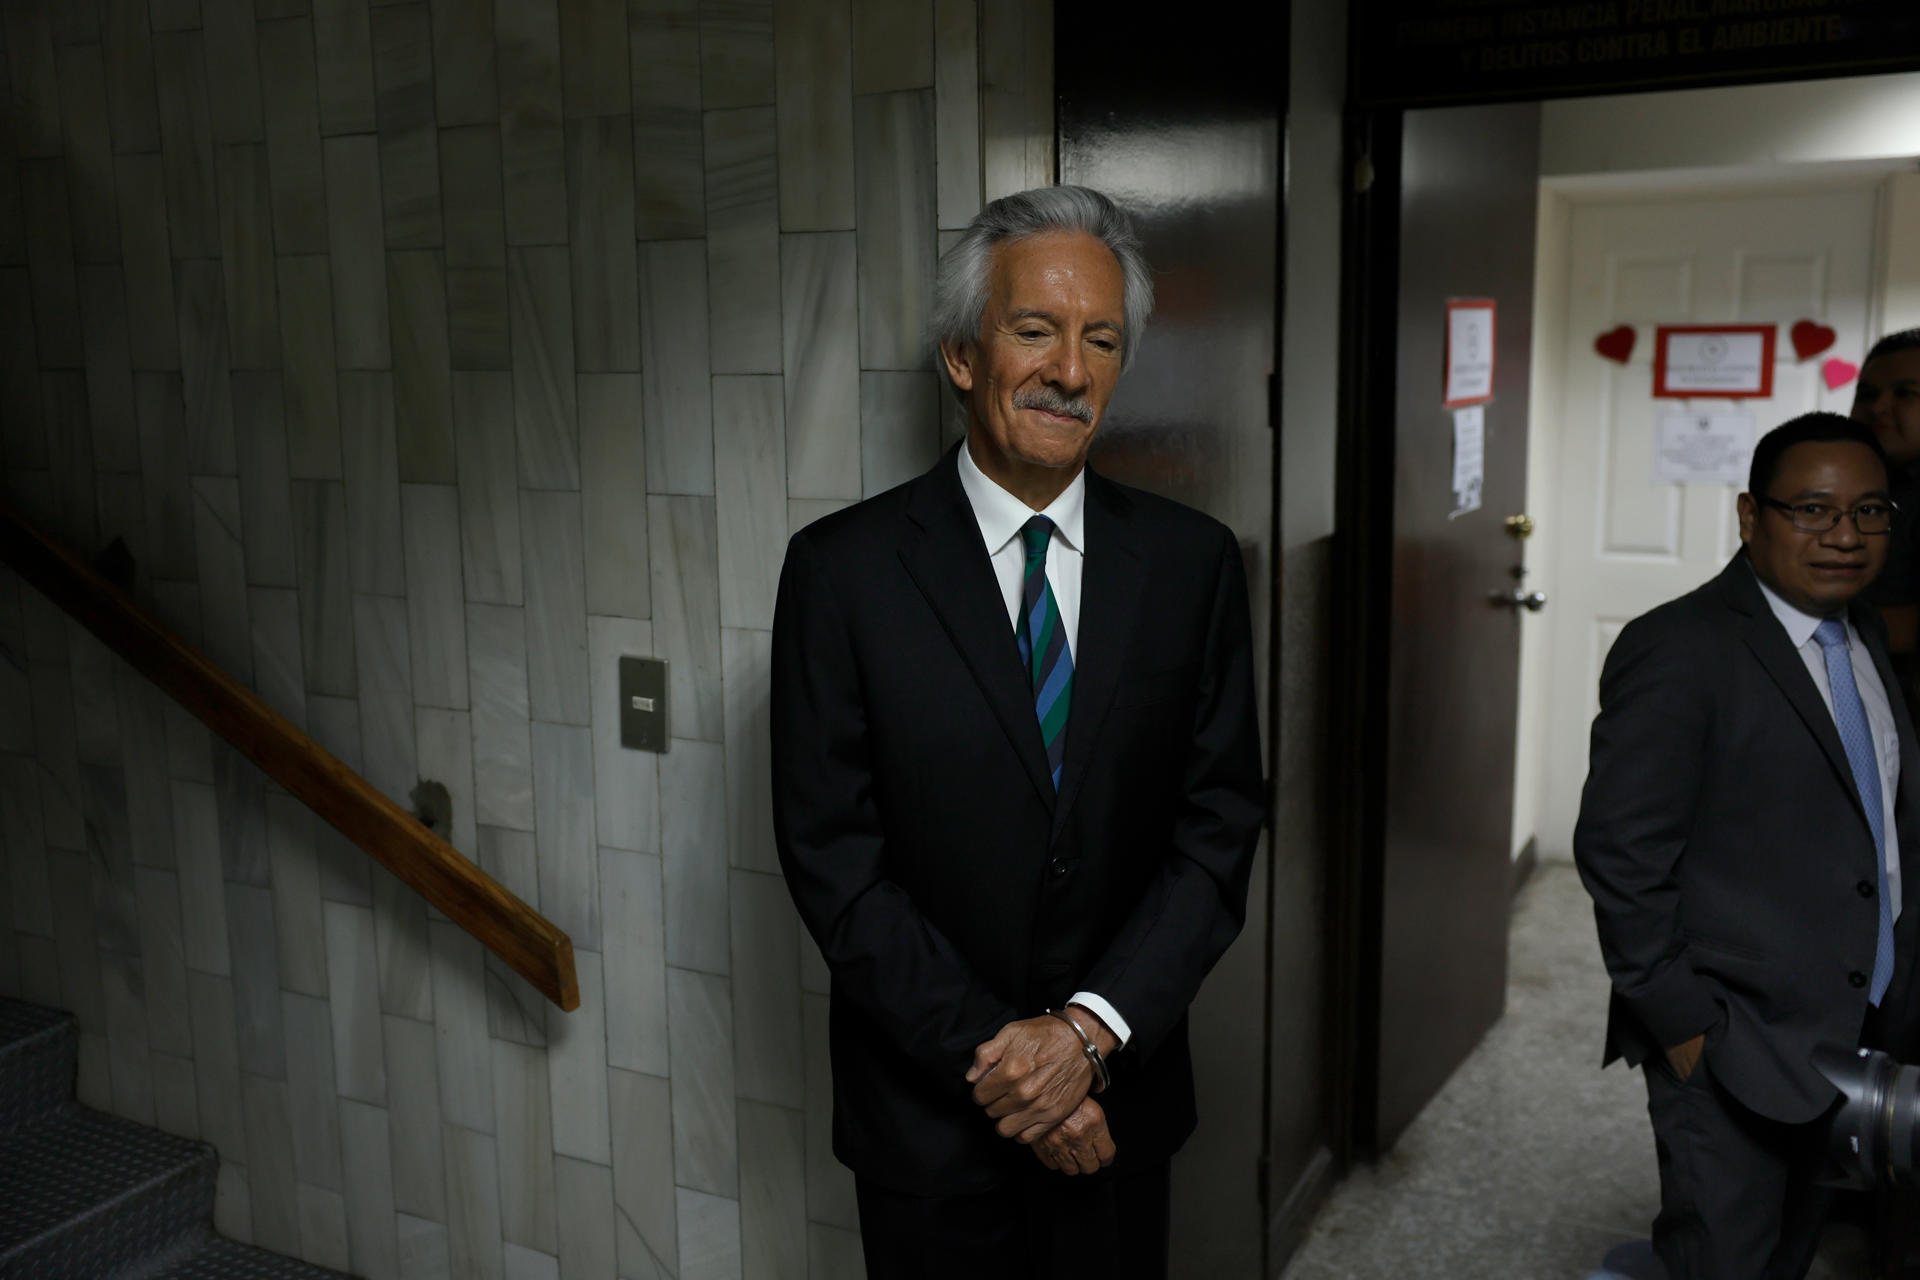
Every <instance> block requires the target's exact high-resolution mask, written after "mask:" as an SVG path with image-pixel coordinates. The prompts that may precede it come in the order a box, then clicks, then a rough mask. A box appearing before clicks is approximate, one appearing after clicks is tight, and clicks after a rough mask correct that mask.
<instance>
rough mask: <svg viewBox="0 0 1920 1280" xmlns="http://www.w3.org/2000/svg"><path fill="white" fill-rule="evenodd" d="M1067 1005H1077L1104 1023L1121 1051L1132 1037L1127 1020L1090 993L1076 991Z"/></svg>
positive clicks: (1131, 1030)
mask: <svg viewBox="0 0 1920 1280" xmlns="http://www.w3.org/2000/svg"><path fill="white" fill-rule="evenodd" d="M1067 1003H1068V1004H1077V1005H1079V1006H1080V1007H1081V1008H1083V1009H1085V1010H1086V1011H1087V1012H1089V1013H1091V1014H1092V1015H1093V1016H1094V1017H1096V1018H1098V1019H1100V1021H1102V1022H1104V1023H1106V1024H1107V1030H1109V1031H1111V1032H1113V1034H1114V1038H1115V1039H1117V1040H1119V1041H1120V1047H1121V1048H1122V1049H1124V1048H1126V1047H1127V1041H1128V1040H1129V1039H1131V1038H1132V1036H1133V1029H1132V1028H1131V1027H1129V1026H1127V1020H1126V1019H1125V1018H1123V1017H1121V1016H1120V1011H1119V1010H1118V1009H1116V1008H1114V1007H1113V1006H1112V1005H1110V1004H1108V1003H1107V1002H1106V1001H1105V1000H1103V999H1101V998H1100V997H1099V996H1097V995H1095V994H1093V992H1091V991H1076V992H1074V993H1073V995H1072V996H1071V997H1070V998H1069V999H1068V1000H1067Z"/></svg>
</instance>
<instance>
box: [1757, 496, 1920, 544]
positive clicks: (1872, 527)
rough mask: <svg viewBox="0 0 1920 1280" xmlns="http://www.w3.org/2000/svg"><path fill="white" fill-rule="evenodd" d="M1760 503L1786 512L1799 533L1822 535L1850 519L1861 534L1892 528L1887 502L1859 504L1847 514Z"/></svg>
mask: <svg viewBox="0 0 1920 1280" xmlns="http://www.w3.org/2000/svg"><path fill="white" fill-rule="evenodd" d="M1760 501H1762V502H1764V503H1766V504H1767V505H1768V506H1770V507H1775V508H1777V509H1779V510H1781V511H1784V512H1786V514H1787V519H1789V520H1791V521H1792V522H1793V527H1794V528H1796V529H1798V530H1799V531H1800V532H1802V533H1826V532H1828V531H1830V530H1831V529H1832V528H1833V527H1834V526H1835V525H1837V524H1839V523H1840V517H1841V516H1847V517H1850V518H1851V519H1852V520H1853V527H1854V528H1855V529H1858V530H1859V531H1860V532H1861V533H1863V534H1869V535H1870V534H1877V533H1886V532H1888V531H1889V530H1891V529H1892V528H1893V512H1894V505H1893V504H1892V503H1891V502H1863V503H1861V504H1860V505H1859V506H1857V507H1855V508H1853V509H1852V510H1851V511H1843V510H1841V509H1840V508H1839V507H1830V506H1828V505H1827V504H1826V503H1824V502H1782V501H1780V500H1779V499H1778V498H1768V497H1764V496H1763V497H1762V498H1761V499H1760Z"/></svg>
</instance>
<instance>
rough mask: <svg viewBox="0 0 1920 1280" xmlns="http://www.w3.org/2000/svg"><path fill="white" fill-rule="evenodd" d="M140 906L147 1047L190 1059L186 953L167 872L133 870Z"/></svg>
mask: <svg viewBox="0 0 1920 1280" xmlns="http://www.w3.org/2000/svg"><path fill="white" fill-rule="evenodd" d="M134 890H135V895H136V898H137V900H138V902H139V915H140V965H141V969H142V976H143V979H144V982H145V994H146V1000H145V1006H146V1018H147V1035H146V1039H147V1044H148V1045H150V1046H151V1047H152V1048H153V1049H154V1050H155V1051H157V1052H161V1053H175V1054H180V1055H182V1056H191V1055H192V1053H193V1031H192V1023H191V1022H190V1021H189V1015H188V1011H187V1010H188V1005H187V954H186V946H185V939H184V937H183V936H182V931H181V925H180V881H179V877H177V876H176V875H174V873H173V872H171V871H158V870H155V869H153V868H151V867H136V868H135V869H134Z"/></svg>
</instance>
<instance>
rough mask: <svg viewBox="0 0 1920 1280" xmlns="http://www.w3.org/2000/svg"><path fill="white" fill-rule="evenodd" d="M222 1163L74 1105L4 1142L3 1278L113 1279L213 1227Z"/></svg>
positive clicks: (0, 1149)
mask: <svg viewBox="0 0 1920 1280" xmlns="http://www.w3.org/2000/svg"><path fill="white" fill-rule="evenodd" d="M218 1163H219V1157H218V1156H217V1155H216V1154H215V1152H214V1150H213V1148H212V1147H210V1146H208V1145H206V1144H205V1143H203V1142H190V1141H188V1140H187V1139H184V1138H176V1137H174V1136H172V1135H171V1134H165V1133H161V1132H159V1131H158V1130H155V1129H148V1128H145V1127H143V1126H141V1125H137V1124H134V1123H132V1122H131V1121H127V1120H121V1119H119V1118H118V1117H115V1116H109V1115H103V1114H101V1113H100V1112H97V1111H90V1110H88V1109H87V1108H85V1107H80V1106H69V1107H66V1108H64V1109H62V1110H61V1111H59V1112H57V1113H55V1114H53V1115H52V1116H50V1117H48V1118H47V1119H45V1120H43V1121H41V1122H40V1123H38V1124H34V1125H29V1126H27V1127H25V1128H22V1129H19V1130H16V1131H15V1132H13V1133H10V1134H8V1135H7V1136H6V1138H5V1140H4V1141H0V1280H13V1278H14V1277H19V1278H21V1280H26V1278H27V1277H31V1278H32V1280H57V1278H60V1277H75V1278H76V1280H78V1278H80V1277H85V1278H87V1280H92V1278H93V1277H100V1276H107V1275H110V1274H112V1273H113V1272H114V1271H115V1270H117V1269H119V1268H121V1267H124V1266H126V1265H127V1264H129V1263H132V1262H133V1261H134V1260H136V1259H139V1258H142V1257H145V1256H147V1255H149V1254H151V1253H153V1252H154V1251H156V1250H160V1249H163V1248H165V1247H166V1246H167V1245H168V1244H169V1243H170V1242H172V1241H175V1240H176V1239H178V1237H180V1236H181V1235H183V1234H184V1233H187V1232H191V1231H193V1230H195V1229H204V1227H205V1224H206V1223H207V1220H208V1218H209V1217H210V1216H211V1212H212V1207H213V1182H214V1172H215V1169H216V1167H217V1165H218Z"/></svg>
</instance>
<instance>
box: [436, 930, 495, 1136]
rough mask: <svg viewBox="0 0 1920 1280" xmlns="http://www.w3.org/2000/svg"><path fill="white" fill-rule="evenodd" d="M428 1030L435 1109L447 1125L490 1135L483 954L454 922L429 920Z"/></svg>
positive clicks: (490, 1071) (490, 1081)
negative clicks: (435, 1067)
mask: <svg viewBox="0 0 1920 1280" xmlns="http://www.w3.org/2000/svg"><path fill="white" fill-rule="evenodd" d="M427 930H428V937H429V941H430V945H431V948H432V966H433V1030H434V1043H435V1045H436V1046H437V1051H438V1055H439V1062H440V1098H439V1111H440V1114H441V1116H442V1117H443V1118H444V1119H445V1120H446V1122H447V1124H449V1125H461V1126H465V1127H466V1128H467V1129H470V1130H477V1131H479V1132H481V1133H492V1132H493V1126H494V1110H493V1064H492V1061H491V1058H490V1055H489V1054H488V1053H487V997H486V989H485V982H486V971H485V968H484V966H483V965H482V964H481V957H482V955H484V954H485V953H484V952H483V951H482V949H481V946H480V944H479V943H478V942H476V941H475V940H474V939H473V937H472V936H471V935H469V934H468V933H467V932H466V931H465V930H464V929H462V928H461V927H460V926H459V925H457V924H454V923H452V922H451V921H444V920H435V921H432V922H430V923H429V924H428V926H427Z"/></svg>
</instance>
